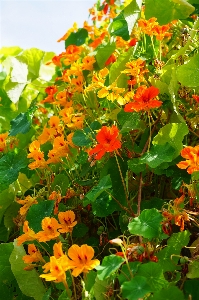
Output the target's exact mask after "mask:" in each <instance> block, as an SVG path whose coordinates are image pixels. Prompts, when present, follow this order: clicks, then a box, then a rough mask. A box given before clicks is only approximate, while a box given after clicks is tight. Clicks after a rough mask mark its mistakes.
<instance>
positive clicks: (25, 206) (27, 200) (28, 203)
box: [16, 195, 38, 216]
mask: <svg viewBox="0 0 199 300" xmlns="http://www.w3.org/2000/svg"><path fill="white" fill-rule="evenodd" d="M16 202H17V203H19V204H22V205H23V206H22V207H21V208H20V210H19V212H20V215H22V216H23V215H25V214H26V213H27V211H28V210H29V208H30V207H31V206H32V205H33V204H37V203H38V202H37V200H36V198H35V197H31V196H30V195H28V196H27V197H26V198H25V199H24V200H16Z"/></svg>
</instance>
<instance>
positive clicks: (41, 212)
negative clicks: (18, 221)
mask: <svg viewBox="0 0 199 300" xmlns="http://www.w3.org/2000/svg"><path fill="white" fill-rule="evenodd" d="M53 207H54V201H52V200H46V201H41V202H39V203H38V204H34V205H32V206H31V207H30V209H29V211H28V214H27V217H26V220H27V221H28V222H29V226H30V228H32V229H33V230H34V231H35V232H38V231H40V230H42V229H41V221H42V220H43V219H44V218H45V217H50V215H51V214H52V211H53Z"/></svg>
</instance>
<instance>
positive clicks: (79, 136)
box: [72, 130, 92, 147]
mask: <svg viewBox="0 0 199 300" xmlns="http://www.w3.org/2000/svg"><path fill="white" fill-rule="evenodd" d="M72 141H73V143H74V144H75V145H76V146H87V147H88V146H90V145H91V144H92V140H91V138H90V137H89V136H88V135H87V133H86V132H85V130H76V131H75V132H74V135H73V138H72Z"/></svg>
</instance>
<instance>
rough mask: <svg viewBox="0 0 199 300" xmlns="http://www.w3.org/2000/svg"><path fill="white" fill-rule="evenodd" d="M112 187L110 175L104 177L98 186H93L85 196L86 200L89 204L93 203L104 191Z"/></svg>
mask: <svg viewBox="0 0 199 300" xmlns="http://www.w3.org/2000/svg"><path fill="white" fill-rule="evenodd" d="M111 187H112V183H111V178H110V175H107V176H104V177H103V178H102V179H101V180H100V181H99V183H98V185H96V186H94V187H93V188H92V189H91V190H90V191H89V192H88V193H87V194H86V198H88V199H89V200H90V201H91V202H94V201H95V199H96V198H97V197H98V196H99V195H100V194H101V193H102V192H104V191H105V190H107V189H109V188H111Z"/></svg>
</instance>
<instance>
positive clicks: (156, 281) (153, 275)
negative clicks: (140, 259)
mask: <svg viewBox="0 0 199 300" xmlns="http://www.w3.org/2000/svg"><path fill="white" fill-rule="evenodd" d="M137 275H139V276H144V277H146V279H147V283H148V284H149V286H150V289H151V291H152V292H155V291H158V290H161V289H162V288H163V287H166V286H168V281H166V280H165V278H164V275H163V271H162V268H161V266H160V265H159V264H158V263H155V262H149V263H146V264H142V265H141V266H140V267H139V269H138V272H137Z"/></svg>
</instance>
